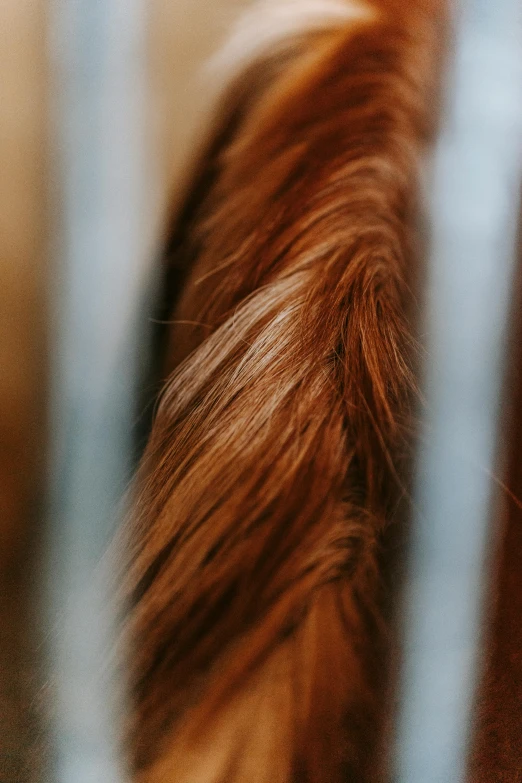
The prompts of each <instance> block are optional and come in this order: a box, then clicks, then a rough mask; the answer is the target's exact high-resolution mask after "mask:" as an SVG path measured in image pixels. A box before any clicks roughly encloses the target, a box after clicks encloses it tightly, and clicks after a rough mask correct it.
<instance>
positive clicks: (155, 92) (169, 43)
mask: <svg viewBox="0 0 522 783" xmlns="http://www.w3.org/2000/svg"><path fill="white" fill-rule="evenodd" d="M246 1H247V0H149V7H148V10H149V31H148V32H149V47H150V58H149V60H150V90H151V92H150V115H149V116H148V118H147V122H148V124H149V138H151V139H152V140H153V145H152V147H153V150H154V153H155V155H156V165H155V166H153V170H155V172H156V174H157V179H158V182H157V188H156V193H157V203H156V204H155V205H154V211H155V213H156V225H157V228H158V232H159V231H160V227H161V224H162V221H163V220H164V218H165V216H166V212H167V211H168V207H167V204H168V198H169V195H168V194H169V193H170V192H171V191H172V190H174V189H175V183H176V181H178V180H180V178H181V177H182V174H183V172H184V170H185V168H186V165H187V162H188V161H189V160H190V158H191V150H192V149H193V148H194V144H195V142H196V138H197V136H198V132H197V129H198V128H201V127H202V126H203V125H204V120H203V115H204V113H205V107H206V103H207V100H208V93H207V92H206V90H205V88H204V80H201V79H200V78H199V74H200V71H201V68H202V64H203V63H204V61H205V59H206V58H207V57H208V56H209V55H210V54H211V53H212V51H213V50H214V49H215V48H216V47H217V46H218V45H219V41H220V39H221V38H222V37H223V36H224V35H225V34H226V30H227V29H228V27H229V24H230V21H231V20H232V19H233V18H234V16H235V12H236V11H237V9H238V7H239V6H241V5H243V4H244V3H245V2H246ZM49 10H50V3H49V2H48V0H2V1H1V3H0V73H1V78H0V204H1V208H0V313H1V329H0V570H4V568H5V566H6V564H7V563H8V562H10V561H12V560H13V559H14V557H15V553H16V552H17V551H18V552H19V551H21V550H23V546H22V544H23V541H24V540H25V539H26V536H27V532H28V520H29V519H30V518H31V516H34V509H35V508H36V501H37V499H38V489H39V487H40V482H41V478H42V443H43V432H44V416H45V401H46V398H45V386H46V384H45V380H46V377H45V375H46V370H45V368H46V359H45V351H46V328H45V322H46V316H45V301H46V286H48V285H50V286H51V287H52V263H51V259H50V258H49V256H48V253H47V249H46V248H47V245H48V242H47V239H48V236H49V232H50V231H52V228H51V227H50V225H49V218H50V211H48V209H47V202H48V194H49V184H50V181H52V176H53V170H52V166H51V165H50V160H51V158H50V156H49V139H48V135H47V128H48V127H49V126H48V124H47V123H48V116H47V111H48V106H49V103H48V101H47V96H48V95H49V93H50V90H52V81H50V80H49V78H48V77H49V73H50V67H49V62H48V49H47V47H48V38H47V22H48V19H47V15H48V13H49ZM35 524H37V520H35Z"/></svg>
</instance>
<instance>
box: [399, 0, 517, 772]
mask: <svg viewBox="0 0 522 783" xmlns="http://www.w3.org/2000/svg"><path fill="white" fill-rule="evenodd" d="M521 12H522V6H521V5H520V2H519V0H495V2H491V0H469V1H467V2H463V3H462V4H461V6H460V8H459V13H458V16H457V20H456V39H455V43H456V52H455V59H454V64H453V69H452V72H450V74H449V82H450V90H449V95H448V99H449V100H448V106H447V109H448V113H447V117H446V119H445V123H444V128H443V132H442V135H441V138H440V142H439V145H438V149H437V151H436V156H435V166H434V178H433V182H432V186H433V192H432V204H431V214H432V232H433V234H432V245H431V268H430V270H429V274H430V277H431V280H430V286H429V307H428V332H429V348H430V351H429V367H428V368H427V373H426V375H427V377H426V381H427V397H428V414H427V420H426V422H425V427H424V433H423V442H424V446H423V447H422V449H421V454H420V466H419V472H418V481H417V490H418V491H417V496H416V500H417V511H416V518H415V519H414V529H413V544H412V564H411V571H410V580H409V583H408V586H407V590H406V592H407V600H406V617H407V620H406V626H407V628H406V631H407V639H406V646H405V667H404V672H403V690H402V712H401V715H400V719H399V728H398V737H397V749H396V779H397V780H399V781H401V783H419V781H422V783H449V782H450V781H451V783H458V782H459V781H462V780H464V778H465V765H466V757H467V747H468V740H469V731H470V726H471V717H470V716H471V707H472V703H473V696H474V688H475V685H476V672H477V664H478V663H479V662H480V658H479V649H480V610H481V603H482V598H483V592H484V590H485V587H486V584H485V583H486V582H487V580H485V573H486V565H487V552H488V544H490V543H491V542H490V538H489V534H488V519H489V516H490V513H491V507H492V490H491V481H490V478H489V476H490V474H491V473H492V472H494V467H495V456H496V439H497V434H498V408H499V399H500V393H501V382H502V375H503V369H504V351H505V333H506V326H507V321H508V314H509V301H510V295H509V294H510V287H511V283H512V273H513V264H514V259H515V238H516V230H517V217H518V201H519V188H520V183H521V172H522V167H521V151H522V35H521Z"/></svg>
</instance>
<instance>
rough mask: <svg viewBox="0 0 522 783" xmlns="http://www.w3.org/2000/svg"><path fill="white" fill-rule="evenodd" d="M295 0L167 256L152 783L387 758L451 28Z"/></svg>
mask: <svg viewBox="0 0 522 783" xmlns="http://www.w3.org/2000/svg"><path fill="white" fill-rule="evenodd" d="M282 5H284V6H285V8H286V7H287V8H291V7H295V8H296V9H297V8H298V7H299V6H302V8H303V9H307V13H308V14H309V16H308V17H307V19H308V20H310V19H311V18H312V16H313V18H314V23H313V24H305V25H302V24H298V23H296V24H293V25H292V24H290V25H288V26H287V27H284V25H286V21H285V22H284V25H283V27H284V32H285V35H284V36H280V35H276V34H275V32H274V29H273V27H271V23H267V25H266V28H264V29H266V30H269V29H270V30H271V31H272V32H271V33H270V35H269V36H266V37H265V39H263V46H260V47H259V48H257V49H256V50H255V51H254V53H253V56H252V57H251V58H250V59H248V61H247V60H241V69H240V71H241V72H240V73H239V72H238V69H237V68H236V67H235V66H234V67H233V68H232V69H231V72H232V74H233V76H232V78H231V82H230V85H229V88H228V90H227V91H226V93H225V94H224V96H223V100H222V107H223V110H222V114H221V117H220V119H219V122H218V123H217V125H216V127H215V130H214V133H213V136H212V139H211V142H210V144H209V146H208V149H207V151H206V152H205V154H204V155H203V158H202V161H201V163H200V165H199V168H198V171H197V172H196V174H195V177H194V180H193V184H192V187H191V189H190V191H189V193H188V195H187V199H186V203H185V207H184V209H183V210H182V211H181V213H180V216H179V218H178V221H177V224H176V226H175V228H174V229H173V232H172V237H171V241H170V245H169V259H170V263H171V270H174V271H173V272H172V279H173V280H174V282H175V284H176V285H177V284H179V282H180V281H181V280H183V283H184V285H183V293H182V296H181V298H180V300H179V301H178V302H177V303H176V305H175V307H173V300H174V298H175V297H174V295H173V291H172V288H169V297H168V298H169V307H171V308H172V312H171V317H172V326H171V327H170V328H169V334H168V346H167V361H166V365H167V369H168V371H169V378H168V381H167V383H166V386H165V389H164V391H163V393H162V395H161V400H160V403H159V407H158V410H157V415H156V418H155V421H154V425H153V428H152V433H151V436H150V440H149V444H148V447H147V449H146V453H145V456H144V459H143V463H142V467H141V471H140V476H139V496H138V499H137V502H136V510H135V514H134V518H133V524H132V531H131V536H130V546H129V558H128V563H127V572H128V577H127V578H128V585H129V588H128V590H129V596H130V597H129V602H130V608H129V611H128V619H127V623H128V625H127V630H128V632H129V633H130V636H131V639H133V641H134V644H135V647H134V651H133V655H132V658H131V661H132V664H131V680H132V683H133V686H134V693H135V697H136V713H135V715H134V716H133V719H132V721H131V724H132V725H131V727H130V736H131V744H132V747H133V751H135V756H136V759H135V761H136V769H137V772H136V779H137V780H140V781H143V783H145V782H146V783H153V782H154V783H156V782H157V783H159V781H162V782H163V783H185V782H186V783H189V782H190V783H199V782H201V783H220V782H223V783H224V782H225V781H226V782H227V783H234V782H235V781H248V783H276V781H280V782H281V783H283V782H284V783H286V782H287V781H288V782H290V781H299V783H307V782H308V781H310V783H312V781H313V782H314V783H326V782H327V781H328V783H341V781H343V783H344V782H345V781H358V782H359V781H361V782H362V781H377V780H379V779H380V776H381V773H382V768H383V760H384V755H385V754H384V752H383V733H384V724H385V714H386V700H387V690H386V673H387V667H388V658H389V651H388V647H389V638H388V637H389V633H388V631H387V627H386V622H385V618H386V613H387V611H388V609H389V607H388V606H387V596H386V590H385V589H384V588H385V586H386V584H385V583H386V578H385V570H383V567H382V560H383V558H382V556H381V553H382V551H383V549H384V547H385V543H386V536H387V535H388V533H387V531H388V530H389V528H390V526H391V523H393V522H394V521H395V520H397V519H398V518H400V517H402V513H401V501H402V500H403V499H404V497H405V495H406V494H407V490H408V481H409V480H408V473H409V471H408V465H409V461H410V455H411V446H412V432H413V430H414V426H413V419H414V415H413V414H414V411H415V406H416V405H417V392H416V384H415V339H414V327H413V325H412V322H413V321H414V319H415V314H414V302H415V298H414V296H413V293H412V289H413V288H414V287H415V279H416V271H415V268H416V260H415V259H416V248H417V244H418V242H417V239H416V236H415V230H414V226H415V223H416V213H417V209H418V190H419V188H418V180H419V173H420V168H421V165H422V159H423V155H424V154H425V152H426V148H427V145H428V143H429V140H430V138H431V135H432V131H433V125H434V111H435V109H434V107H435V106H436V104H437V101H436V97H437V95H436V94H437V84H438V78H437V73H438V60H439V53H440V51H441V48H442V43H443V29H444V16H445V14H444V8H443V4H442V2H436V0H415V2H411V3H407V2H400V1H399V0H375V2H371V3H370V2H369V3H368V4H367V5H365V6H363V5H361V4H357V5H356V4H355V3H353V2H350V1H349V0H348V2H346V3H345V4H343V3H342V2H341V0H336V1H335V2H333V0H324V2H323V3H321V2H313V3H312V2H310V0H304V1H303V3H299V1H298V0H295V2H292V3H291V2H286V3H284V4H282ZM321 5H323V6H324V9H325V15H324V19H323V23H322V22H321V21H320V13H317V12H318V11H319V12H320V7H321ZM276 6H277V4H274V3H273V2H270V3H268V2H264V3H261V4H260V7H259V8H258V9H257V10H256V11H255V13H257V14H259V13H262V12H263V9H265V10H266V9H269V10H270V9H272V12H273V11H274V10H275V8H276ZM344 7H345V10H346V13H343V12H342V10H343V8H344ZM276 16H277V14H276ZM305 16H306V13H305V14H303V17H302V18H303V19H304V17H305ZM281 18H283V19H285V20H288V17H285V16H284V14H282V16H281ZM241 29H242V30H248V29H250V28H249V24H247V23H244V26H243V27H242V28H241ZM246 39H248V35H246ZM267 40H269V42H271V44H270V45H269V46H266V45H265V44H266V42H267ZM274 41H277V45H274V46H273V45H272V44H273V43H274ZM282 43H284V45H281V44H282ZM235 46H236V44H234V45H233V46H232V50H234V47H235ZM236 48H237V47H236ZM229 51H230V50H229ZM227 58H228V55H227ZM227 58H225V59H226V60H227V62H229V61H230V58H228V59H227ZM232 59H234V58H233V57H232Z"/></svg>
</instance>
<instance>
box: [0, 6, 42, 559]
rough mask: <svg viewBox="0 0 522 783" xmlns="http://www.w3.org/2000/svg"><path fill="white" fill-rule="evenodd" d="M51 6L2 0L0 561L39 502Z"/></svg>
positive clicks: (15, 544)
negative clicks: (46, 8)
mask: <svg viewBox="0 0 522 783" xmlns="http://www.w3.org/2000/svg"><path fill="white" fill-rule="evenodd" d="M44 29H45V13H44V6H43V3H42V2H41V0H2V2H1V3H0V74H1V77H0V313H1V319H0V322H1V328H0V569H2V568H3V567H4V568H5V567H6V566H7V564H8V562H9V561H10V560H11V559H12V558H13V555H14V552H15V551H17V550H18V549H19V548H20V545H21V543H22V540H23V538H24V536H25V534H26V532H27V520H28V516H29V515H30V513H31V511H32V508H33V507H34V502H35V492H34V490H35V488H36V485H37V473H38V472H39V471H38V468H39V467H40V466H41V461H40V459H39V458H40V455H41V452H40V451H39V444H40V443H41V435H42V421H43V406H42V402H43V400H44V396H43V381H44V376H45V372H44V356H43V355H44V346H45V337H44V335H45V327H44V324H43V318H44V310H43V300H44V276H45V271H46V265H45V263H44V252H43V247H44V237H45V232H46V198H45V165H46V156H45V140H44V137H45V130H44V129H45V94H46V83H47V80H46V71H47V66H46V57H45V40H44Z"/></svg>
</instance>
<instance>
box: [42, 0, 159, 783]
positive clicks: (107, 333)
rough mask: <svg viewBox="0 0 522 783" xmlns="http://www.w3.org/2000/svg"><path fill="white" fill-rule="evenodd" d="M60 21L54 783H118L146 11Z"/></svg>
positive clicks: (95, 13)
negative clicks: (116, 535) (119, 528)
mask: <svg viewBox="0 0 522 783" xmlns="http://www.w3.org/2000/svg"><path fill="white" fill-rule="evenodd" d="M52 8H53V13H52V17H51V49H52V51H51V56H52V58H53V61H54V73H55V100H54V119H55V123H54V125H55V127H54V136H53V141H54V144H55V150H54V151H55V162H56V164H57V166H58V171H59V180H60V181H59V184H58V189H59V191H60V192H59V196H60V213H61V214H60V216H59V222H60V223H61V229H62V230H61V232H59V233H60V236H59V240H58V241H57V242H56V250H57V255H58V257H59V261H58V263H57V264H56V266H55V268H54V269H53V275H54V277H53V280H52V285H51V295H52V297H53V301H54V306H55V308H54V309H55V313H54V316H55V324H54V328H53V335H54V338H55V343H54V345H52V361H53V365H52V376H53V377H52V389H51V393H52V402H51V432H52V438H53V442H52V444H51V461H52V479H51V481H52V491H51V525H50V527H51V530H50V545H49V550H50V551H49V559H48V562H49V570H50V576H51V578H52V584H51V587H50V596H51V601H52V604H53V605H52V608H51V610H50V611H51V613H52V616H53V617H54V618H56V617H57V620H56V624H55V633H53V638H52V641H51V653H52V665H53V669H54V672H53V681H54V686H55V688H56V705H55V722H54V730H55V759H54V766H55V769H54V770H53V773H52V778H53V780H56V781H58V782H59V783H72V781H74V783H100V781H103V782H104V783H116V781H121V780H122V779H123V777H124V775H125V771H124V769H123V766H122V764H121V762H120V757H119V749H118V733H119V727H118V721H117V717H118V716H117V711H116V707H115V701H114V700H113V697H114V693H113V692H112V690H111V676H110V672H108V671H107V664H108V651H109V650H110V648H111V631H112V617H111V612H110V610H109V609H108V607H109V606H110V600H109V597H108V596H107V595H106V592H105V589H106V588H105V586H104V579H105V576H106V574H105V573H104V569H103V568H102V567H101V566H100V565H99V559H100V556H101V554H102V552H103V551H104V549H105V547H106V545H107V543H108V541H109V540H110V537H111V533H112V531H113V530H114V527H115V524H116V523H117V516H118V513H117V509H118V501H119V499H120V498H121V495H122V492H123V490H124V488H125V484H126V481H127V480H128V476H129V467H130V462H131V453H132V446H133V444H132V430H133V425H134V417H135V415H136V409H135V391H136V375H137V368H138V364H139V359H140V356H139V354H140V350H142V345H141V338H142V337H143V334H142V333H141V329H140V325H139V323H138V315H139V312H140V308H139V303H140V298H141V296H142V294H143V284H144V270H145V265H144V251H145V248H146V242H147V240H148V239H149V231H150V225H149V223H150V221H149V215H150V209H148V208H147V196H148V193H147V185H148V184H149V183H148V179H147V178H148V171H150V169H149V168H148V167H147V161H146V160H145V144H144V141H145V135H144V127H145V125H144V123H145V79H146V61H145V60H146V52H145V43H146V24H145V22H146V19H145V3H144V2H142V0H55V1H54V4H53V7H52ZM120 511H121V509H120Z"/></svg>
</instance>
